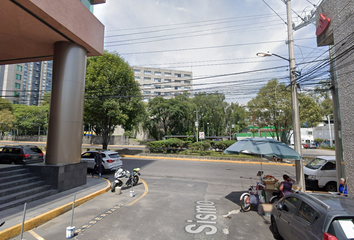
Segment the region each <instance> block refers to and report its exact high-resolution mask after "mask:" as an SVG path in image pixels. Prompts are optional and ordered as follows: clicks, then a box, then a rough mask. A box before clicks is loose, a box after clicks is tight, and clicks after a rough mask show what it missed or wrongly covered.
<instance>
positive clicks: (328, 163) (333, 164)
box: [322, 162, 336, 170]
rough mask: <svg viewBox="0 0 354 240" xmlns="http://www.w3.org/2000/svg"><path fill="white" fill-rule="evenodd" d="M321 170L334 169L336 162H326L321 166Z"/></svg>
mask: <svg viewBox="0 0 354 240" xmlns="http://www.w3.org/2000/svg"><path fill="white" fill-rule="evenodd" d="M322 170H336V163H335V162H327V163H326V164H325V165H324V166H323V167H322Z"/></svg>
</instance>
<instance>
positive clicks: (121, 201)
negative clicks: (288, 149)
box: [14, 158, 295, 240]
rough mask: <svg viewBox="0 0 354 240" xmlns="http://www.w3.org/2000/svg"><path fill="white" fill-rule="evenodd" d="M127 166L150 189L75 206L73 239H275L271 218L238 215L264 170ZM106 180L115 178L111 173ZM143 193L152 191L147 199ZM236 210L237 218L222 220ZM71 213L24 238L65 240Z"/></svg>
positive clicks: (135, 162) (184, 164)
mask: <svg viewBox="0 0 354 240" xmlns="http://www.w3.org/2000/svg"><path fill="white" fill-rule="evenodd" d="M123 161H124V167H125V168H127V169H129V170H132V169H133V168H134V167H140V168H141V173H142V176H141V177H142V179H143V180H144V181H145V182H146V186H145V185H144V184H139V185H138V186H137V187H135V188H134V191H135V193H136V194H137V195H136V197H134V198H130V196H129V190H130V189H123V193H122V195H115V194H114V193H111V192H107V193H105V194H103V195H101V196H99V197H97V198H95V199H93V200H91V201H89V202H87V203H85V204H83V205H81V206H79V207H77V208H76V209H75V218H74V225H75V226H76V227H77V228H80V229H84V231H82V232H81V233H79V234H78V235H77V236H76V237H75V239H85V240H86V239H133V240H134V239H139V240H140V239H154V240H155V239H163V240H165V239H179V240H181V239H182V240H183V239H259V240H268V239H273V237H272V234H271V232H270V230H269V226H270V225H269V221H268V220H269V218H267V217H262V216H259V215H258V214H257V212H255V211H251V212H248V213H240V212H239V209H240V207H239V197H240V195H241V194H242V193H243V192H245V191H246V190H247V189H248V187H249V186H250V185H254V184H255V183H256V181H257V177H256V173H257V171H258V170H260V165H258V164H236V163H219V162H200V161H181V160H153V159H133V158H126V159H124V160H123ZM263 170H264V173H265V174H271V175H274V176H276V177H278V178H280V177H281V176H282V174H284V173H286V174H288V175H290V176H293V177H294V174H295V171H294V167H291V166H274V165H263ZM104 176H105V177H107V178H108V179H110V180H112V179H113V173H106V174H104ZM144 191H145V192H146V191H148V192H147V194H146V195H145V196H143V193H144ZM142 196H143V197H142ZM139 197H142V198H141V199H140V200H138V198H139ZM134 200H138V201H137V202H133V201H134ZM233 210H236V211H234V213H235V214H231V215H229V216H228V217H225V216H223V215H226V214H228V213H229V212H231V211H233ZM203 212H204V213H203ZM207 212H208V213H207ZM70 214H71V212H68V213H65V214H63V215H61V216H59V217H57V218H55V219H53V220H51V221H49V222H48V223H46V224H43V225H41V226H39V227H37V228H35V229H33V232H32V234H30V233H29V232H26V233H25V235H24V238H25V239H27V240H32V239H40V238H38V236H40V237H42V238H44V239H52V240H57V239H58V240H59V239H65V229H66V227H67V226H69V223H70ZM200 214H202V215H200ZM208 214H209V215H208ZM35 234H37V235H38V236H37V238H35V237H34V236H33V235H35ZM14 239H15V238H14ZM16 239H18V238H16Z"/></svg>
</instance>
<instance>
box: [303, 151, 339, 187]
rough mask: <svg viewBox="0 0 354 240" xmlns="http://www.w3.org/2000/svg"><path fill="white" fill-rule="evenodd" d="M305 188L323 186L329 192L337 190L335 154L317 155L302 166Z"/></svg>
mask: <svg viewBox="0 0 354 240" xmlns="http://www.w3.org/2000/svg"><path fill="white" fill-rule="evenodd" d="M304 174H305V182H306V188H311V189H317V188H323V187H325V188H326V190H327V191H329V192H336V191H337V171H336V158H335V156H319V157H315V158H314V159H312V160H311V161H310V162H309V163H308V164H306V166H304Z"/></svg>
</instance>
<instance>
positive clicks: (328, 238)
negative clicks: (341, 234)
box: [323, 233, 338, 240]
mask: <svg viewBox="0 0 354 240" xmlns="http://www.w3.org/2000/svg"><path fill="white" fill-rule="evenodd" d="M323 240H338V238H336V237H335V236H333V235H332V234H329V233H324V234H323Z"/></svg>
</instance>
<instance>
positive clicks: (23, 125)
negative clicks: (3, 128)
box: [13, 104, 48, 135]
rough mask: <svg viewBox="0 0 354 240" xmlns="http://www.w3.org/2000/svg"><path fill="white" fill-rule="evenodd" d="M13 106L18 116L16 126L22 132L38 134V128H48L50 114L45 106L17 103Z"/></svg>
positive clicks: (16, 116)
mask: <svg viewBox="0 0 354 240" xmlns="http://www.w3.org/2000/svg"><path fill="white" fill-rule="evenodd" d="M13 108H14V116H15V118H16V122H15V126H16V127H17V128H18V129H19V130H20V132H21V134H23V133H25V134H30V135H36V134H37V133H38V129H44V130H46V126H47V123H48V115H47V113H46V110H45V108H42V107H38V106H28V105H17V104H14V105H13Z"/></svg>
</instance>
